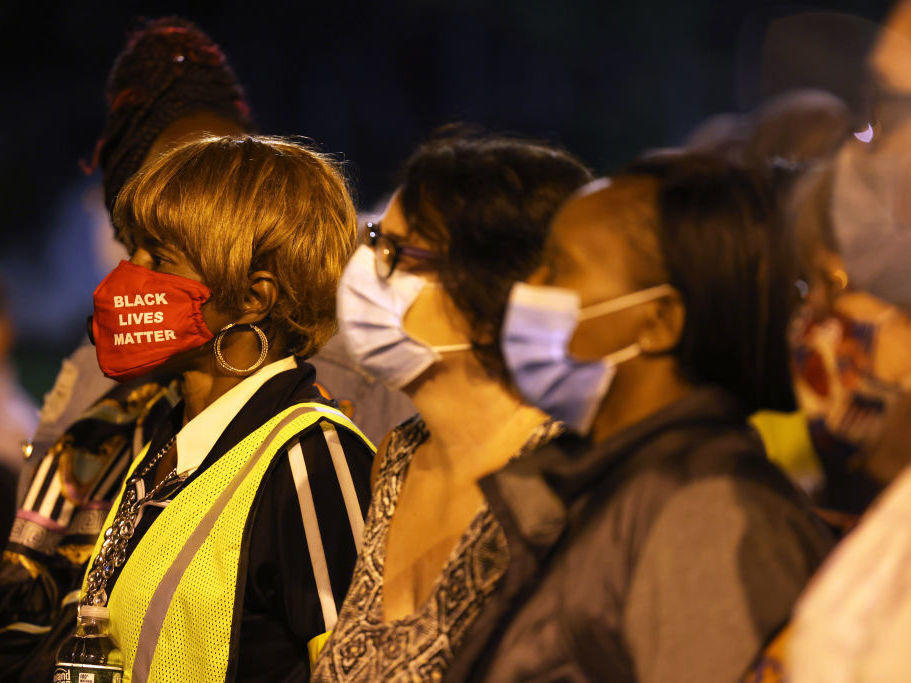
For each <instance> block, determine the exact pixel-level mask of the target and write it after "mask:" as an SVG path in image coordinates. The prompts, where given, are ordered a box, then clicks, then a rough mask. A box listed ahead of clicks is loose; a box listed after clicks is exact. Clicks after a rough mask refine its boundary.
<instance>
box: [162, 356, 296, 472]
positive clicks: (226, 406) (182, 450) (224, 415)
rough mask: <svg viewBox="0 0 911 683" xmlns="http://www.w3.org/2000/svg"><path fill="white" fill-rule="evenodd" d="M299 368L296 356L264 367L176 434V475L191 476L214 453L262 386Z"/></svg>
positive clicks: (215, 401) (209, 406) (219, 398)
mask: <svg viewBox="0 0 911 683" xmlns="http://www.w3.org/2000/svg"><path fill="white" fill-rule="evenodd" d="M296 367H297V361H296V360H295V358H294V356H288V357H287V358H283V359H282V360H278V361H275V362H274V363H270V364H269V365H265V366H263V367H262V368H260V369H259V370H257V371H256V372H254V373H253V374H252V375H250V376H249V377H245V378H244V379H243V381H241V382H240V383H239V384H237V385H236V386H234V387H232V388H231V389H230V390H229V391H226V392H225V393H224V394H222V395H221V396H219V397H218V398H217V399H215V400H214V401H213V402H212V403H211V404H210V405H208V406H207V407H206V408H205V409H204V410H203V411H202V412H201V413H199V415H197V416H196V417H194V418H193V419H192V420H190V421H189V422H187V424H185V425H184V426H183V428H182V429H181V430H180V431H179V432H178V433H177V472H178V474H180V475H190V474H192V473H193V472H194V471H196V468H197V467H199V465H200V464H201V463H202V461H203V460H204V459H205V457H206V456H207V455H208V454H209V451H211V450H212V447H213V446H214V445H215V442H216V441H218V438H219V437H220V436H221V435H222V433H223V432H224V431H225V429H226V428H227V427H228V425H229V424H230V422H231V420H233V419H234V418H235V417H236V416H237V414H238V413H239V412H240V411H241V409H242V408H243V407H244V406H245V405H246V404H247V401H249V400H250V399H251V398H253V394H255V393H256V392H257V391H258V390H259V388H260V387H262V385H263V384H265V383H266V382H267V381H268V380H270V379H272V378H273V377H275V375H277V374H278V373H280V372H284V371H285V370H293V369H294V368H296Z"/></svg>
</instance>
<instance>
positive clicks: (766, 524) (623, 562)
mask: <svg viewBox="0 0 911 683" xmlns="http://www.w3.org/2000/svg"><path fill="white" fill-rule="evenodd" d="M480 484H481V489H482V490H483V492H484V495H485V497H486V498H487V501H488V503H489V505H490V507H491V509H492V511H493V513H494V515H495V516H496V517H497V519H498V521H499V522H500V524H501V525H502V527H503V529H504V531H505V533H506V537H507V542H508V546H509V551H510V566H509V568H508V569H507V571H506V574H505V575H504V577H503V579H502V580H501V583H500V586H499V589H498V592H497V593H496V594H495V595H494V596H493V598H492V599H491V600H490V601H489V602H488V604H487V605H485V607H484V609H483V610H482V612H481V614H480V615H479V617H478V618H477V620H476V621H475V623H474V624H473V626H472V629H471V631H470V632H469V634H468V635H467V636H466V639H465V641H464V642H463V643H462V646H461V648H460V652H458V653H457V654H456V657H455V664H454V666H453V667H452V669H451V670H450V671H449V674H448V678H449V679H450V680H465V679H471V680H476V679H483V680H493V681H515V680H523V681H525V680H536V681H537V680H561V681H583V680H586V681H587V680H598V681H632V680H642V681H671V680H673V681H733V680H736V679H737V678H739V677H740V675H741V674H742V673H743V672H744V670H745V668H746V667H747V666H748V665H749V663H750V661H751V660H752V659H753V657H754V656H755V655H756V653H757V651H758V650H759V649H760V648H761V647H762V645H763V644H764V643H765V641H766V640H767V639H768V638H769V637H770V636H771V635H773V634H774V632H775V631H776V630H777V629H778V628H779V627H780V626H781V625H782V624H783V623H784V622H785V621H786V620H787V619H788V617H789V614H790V611H791V607H792V605H793V603H794V601H795V599H796V598H797V595H798V594H799V593H800V592H801V589H802V588H803V586H804V584H805V582H806V581H807V579H809V577H810V576H811V575H812V574H813V572H814V570H815V569H816V567H817V566H818V565H819V563H820V562H821V560H822V559H823V557H824V556H825V555H826V553H827V552H828V550H829V548H830V546H831V542H832V541H831V538H830V535H829V533H828V530H827V529H826V528H825V527H824V525H823V524H822V523H821V522H820V521H819V520H818V519H817V518H816V517H815V515H814V514H813V512H812V511H811V509H810V507H809V505H808V502H807V501H806V500H805V498H804V496H803V494H802V493H800V492H798V491H797V490H796V489H794V487H793V486H792V485H791V484H790V482H789V481H788V480H787V478H786V477H785V476H784V475H783V474H782V473H781V472H780V471H779V470H778V469H777V468H776V467H775V466H774V465H772V464H771V463H770V462H769V461H768V460H767V459H766V457H765V453H764V451H763V448H762V445H761V442H760V440H759V438H758V436H757V435H756V434H755V433H754V432H752V430H751V429H750V428H749V427H748V425H747V423H746V421H745V416H744V415H743V413H742V412H741V411H740V410H738V408H737V406H736V404H735V403H734V401H733V400H732V399H731V398H730V397H728V396H727V395H726V394H725V393H723V392H721V391H720V390H716V389H701V390H698V391H696V392H695V393H694V394H693V395H691V396H690V397H688V398H687V399H685V400H683V401H681V402H679V403H677V404H675V405H673V406H671V407H669V408H667V409H665V410H663V411H661V412H660V413H658V414H656V415H654V416H652V417H650V418H648V419H646V420H644V421H643V422H641V423H639V424H637V425H635V426H633V427H631V428H629V429H627V430H625V431H624V432H622V433H621V434H618V435H617V436H615V437H613V438H611V439H609V440H608V441H606V442H604V443H601V444H596V445H592V444H590V443H588V442H585V441H583V440H580V439H576V438H573V437H570V436H564V437H561V438H560V439H558V440H557V441H555V442H552V443H551V444H549V445H547V446H545V447H544V448H542V449H541V450H540V451H538V452H537V453H534V454H532V455H531V456H529V457H526V458H522V459H520V460H517V461H514V462H512V463H511V464H509V465H508V466H506V467H505V468H503V469H502V470H500V471H498V472H496V473H494V474H492V475H490V476H488V477H486V478H484V479H483V480H481V482H480Z"/></svg>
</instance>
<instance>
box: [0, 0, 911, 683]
mask: <svg viewBox="0 0 911 683" xmlns="http://www.w3.org/2000/svg"><path fill="white" fill-rule="evenodd" d="M909 40H911V3H909V2H902V3H900V4H899V5H898V6H897V7H896V9H895V11H894V13H893V15H892V18H891V19H890V22H889V25H888V27H887V29H886V30H884V32H883V34H882V37H881V39H880V40H879V41H878V42H877V44H876V46H875V48H874V50H873V52H872V54H871V56H870V60H869V69H870V77H871V81H872V82H874V83H875V88H874V89H873V93H872V94H871V100H870V105H871V106H870V112H869V116H867V117H866V119H864V121H865V122H868V123H869V125H863V126H859V125H858V121H857V116H856V113H854V112H851V111H850V110H849V108H848V107H847V105H845V104H844V103H843V102H841V101H840V100H839V99H838V98H837V97H835V96H834V95H831V94H829V93H824V92H815V91H802V92H796V93H790V94H788V95H786V96H784V97H781V98H779V99H777V100H775V101H772V102H769V103H767V104H766V105H764V106H763V107H762V108H761V109H760V110H758V111H757V112H755V113H754V114H752V115H750V116H740V117H738V118H737V119H736V125H734V124H731V123H730V119H716V120H713V121H709V122H707V124H706V125H704V126H702V127H700V129H699V130H697V131H694V133H693V134H692V135H691V136H690V138H689V140H688V142H687V143H686V144H685V145H684V146H683V147H680V148H674V149H661V150H653V151H647V152H644V153H643V154H642V155H641V156H640V157H639V158H637V159H634V160H631V161H630V162H629V163H627V164H626V165H624V166H623V167H621V168H619V169H613V170H611V172H610V174H609V175H606V176H600V177H596V175H595V174H593V172H592V171H591V170H590V169H589V168H587V167H586V165H585V164H584V163H583V162H581V161H580V160H579V159H578V158H576V157H575V156H573V155H572V154H571V153H569V152H567V151H565V150H563V149H560V148H558V147H555V146H553V145H550V144H547V143H544V142H539V141H531V140H526V139H521V138H518V137H507V136H498V135H493V134H486V133H479V132H477V131H474V130H472V129H468V128H465V127H458V126H451V127H446V128H443V129H440V130H439V131H437V132H436V133H434V134H433V135H432V136H431V137H430V138H429V139H428V140H427V141H425V142H424V143H423V144H421V145H420V146H419V147H418V148H417V149H416V150H415V151H414V152H413V154H412V155H411V156H410V158H409V159H408V160H407V161H406V162H405V163H404V164H403V166H402V168H401V169H400V172H399V175H398V176H397V178H398V180H397V182H396V184H395V185H394V186H390V187H389V188H388V191H389V195H388V196H389V199H388V202H387V203H386V205H385V207H384V209H383V210H382V211H381V213H380V214H379V215H378V216H375V217H373V218H372V220H370V221H369V222H363V221H359V219H358V216H357V214H356V209H355V206H354V204H353V202H352V199H351V195H350V193H349V189H350V188H349V185H348V181H347V179H346V177H345V175H344V172H343V168H342V166H341V165H340V164H339V163H338V162H337V161H336V160H335V159H334V158H333V157H332V156H331V155H328V154H325V153H324V152H321V151H319V150H318V149H317V148H316V147H314V146H308V145H306V144H303V143H301V142H298V141H293V140H289V139H284V138H280V137H275V136H270V135H267V134H263V133H262V132H259V131H257V129H256V126H255V124H254V118H253V114H252V113H251V110H250V106H249V104H248V103H247V100H246V97H245V94H244V90H243V88H242V87H241V85H240V84H239V83H238V81H237V78H236V77H235V75H234V73H233V71H232V69H231V67H230V66H229V65H228V63H227V61H226V58H225V56H224V54H223V53H222V51H221V49H220V48H219V47H218V46H217V45H215V44H214V43H213V42H212V41H211V39H210V38H209V37H208V36H207V35H206V34H205V33H203V32H202V31H201V30H200V29H199V28H198V27H196V26H195V25H193V24H192V23H190V22H188V21H185V20H183V19H179V18H165V19H156V20H151V21H148V22H146V23H145V24H144V25H142V26H141V27H140V28H138V29H137V30H136V31H135V32H133V33H131V35H130V36H129V38H128V41H127V44H126V46H125V47H124V49H123V51H122V53H121V54H120V55H119V56H118V57H117V60H116V62H115V64H114V66H113V69H112V71H111V74H110V78H109V81H108V88H107V105H108V108H107V120H106V125H105V128H104V130H103V131H102V134H101V137H100V139H99V141H98V145H97V147H96V152H95V156H94V159H92V162H91V164H90V165H91V166H92V167H93V168H94V167H97V168H100V170H101V173H102V176H103V184H104V197H105V201H106V205H107V208H108V211H109V212H110V216H111V220H112V225H113V227H114V234H115V237H116V239H117V240H118V242H119V243H120V244H121V245H122V247H123V248H124V251H125V254H127V256H128V257H127V258H126V259H125V260H123V261H122V262H121V263H120V264H119V265H118V266H117V267H116V268H114V269H113V270H112V271H111V273H110V274H109V275H108V276H107V277H106V278H105V279H104V280H103V281H102V282H101V283H100V284H99V285H98V287H97V289H96V290H95V292H94V301H93V303H94V310H93V316H92V318H91V319H90V322H89V325H88V329H87V336H86V339H85V341H84V343H83V344H82V345H81V346H80V347H79V348H77V349H75V350H74V352H73V354H72V355H71V356H70V358H68V359H67V360H65V361H64V364H63V368H62V370H61V373H60V376H59V377H58V380H57V383H56V385H55V387H54V390H53V391H52V392H50V393H49V394H48V398H47V399H46V404H45V406H44V408H43V410H42V413H41V422H40V424H38V425H37V427H36V426H35V425H33V424H30V425H28V426H27V427H25V428H24V429H27V430H29V431H31V430H33V429H34V432H33V433H34V438H33V439H32V441H31V443H30V444H29V447H28V451H29V453H28V454H29V456H30V457H28V459H27V460H26V461H25V462H24V463H18V462H11V463H10V464H9V465H8V466H9V468H10V469H11V472H12V474H10V475H9V476H6V477H4V481H5V482H9V481H10V480H11V477H15V475H16V472H17V470H19V469H20V468H21V470H22V471H21V473H19V475H18V476H19V481H20V485H19V493H18V495H17V494H15V493H14V488H15V487H14V486H5V488H4V487H0V491H2V492H4V493H3V495H4V500H3V501H2V502H3V503H5V504H7V507H8V508H9V510H10V516H12V508H13V502H14V498H15V508H16V512H15V517H14V521H12V523H11V525H12V526H11V530H10V531H9V538H8V541H7V542H6V545H5V550H4V553H3V558H2V563H0V679H2V680H10V681H41V680H52V679H53V678H54V669H55V664H56V662H57V653H58V650H59V649H60V646H61V643H63V642H64V641H65V640H66V639H67V638H68V637H69V636H70V634H71V633H72V632H73V629H74V626H75V624H76V621H77V616H78V617H79V618H80V619H83V618H85V619H90V618H91V619H95V618H97V619H102V618H103V619H104V620H106V622H107V623H109V628H110V637H111V638H112V640H113V642H114V643H116V646H117V648H119V650H120V651H121V652H122V659H123V661H122V666H123V676H124V680H127V681H130V680H135V681H137V682H141V681H165V680H167V681H220V680H245V681H247V680H249V681H252V680H263V681H265V680H270V681H271V680H307V679H311V680H316V681H337V680H338V681H375V680H403V681H404V680H409V681H410V680H421V681H423V680H441V679H446V680H453V681H457V680H492V681H517V680H574V681H575V680H597V681H602V680H603V681H633V680H641V681H735V680H751V681H782V680H790V681H826V682H831V681H903V680H908V679H909V677H911V657H908V656H907V654H906V652H905V649H904V643H905V642H906V640H907V637H908V636H909V635H911V592H909V591H908V590H907V588H906V586H907V585H908V581H907V580H906V571H907V570H906V569H905V567H904V562H903V560H904V559H905V557H906V556H907V557H911V533H909V531H908V528H909V526H911V525H909V524H907V521H908V519H909V516H911V473H909V472H908V471H907V469H906V465H907V464H908V462H909V460H911V458H909V453H908V449H907V443H908V440H909V437H911V393H909V392H911V352H909V351H908V349H909V344H908V343H907V341H908V340H909V339H911V274H909V273H908V268H907V266H906V261H907V260H908V259H911V238H909V235H911V232H909V231H908V224H909V219H911V214H909V213H907V209H908V202H907V199H906V197H907V196H908V193H907V192H906V191H905V190H904V188H903V186H902V185H901V183H902V182H904V180H905V179H906V178H909V175H908V173H907V171H908V169H911V163H909V161H911V141H909V137H908V135H909V131H911V79H909V78H908V76H907V74H908V73H911V71H909V65H911V43H909V42H908V41H909ZM906 143H908V144H909V146H908V147H905V144H906ZM0 332H2V328H0ZM2 338H3V335H2V334H0V347H3V346H4V343H3V339H2ZM0 351H2V348H0ZM375 444H376V445H375ZM4 457H5V458H6V460H11V459H10V458H8V457H6V456H5V455H4ZM6 466H7V465H4V467H6ZM7 489H8V490H7ZM0 518H2V516H0ZM8 526H9V523H8V524H7V528H8ZM833 548H834V551H833ZM824 561H825V565H823V563H824ZM100 615H103V617H102V616H100ZM79 680H80V682H81V681H82V679H81V678H80V679H79Z"/></svg>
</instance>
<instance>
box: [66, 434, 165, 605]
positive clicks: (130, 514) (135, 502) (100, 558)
mask: <svg viewBox="0 0 911 683" xmlns="http://www.w3.org/2000/svg"><path fill="white" fill-rule="evenodd" d="M176 439H177V436H176V435H174V436H172V437H171V438H170V440H169V441H168V442H167V443H166V444H165V445H164V447H162V449H161V450H160V451H158V453H157V454H156V455H155V457H154V458H152V459H151V460H150V461H149V462H148V463H147V464H146V465H145V467H143V468H142V470H141V471H140V472H139V473H138V474H135V473H134V474H133V476H132V477H130V480H129V481H128V482H127V484H126V487H125V491H124V494H123V498H122V500H121V501H120V507H119V508H118V510H117V514H116V515H115V516H114V520H113V521H112V522H111V526H109V527H108V528H107V529H106V530H105V532H104V541H103V542H102V544H101V548H100V550H99V551H98V555H96V556H95V561H94V562H93V563H92V568H91V570H90V571H89V573H88V576H87V577H86V591H85V598H83V600H82V604H83V605H106V604H107V601H108V593H107V584H108V581H109V580H110V578H111V577H112V576H113V575H114V571H115V570H116V569H117V567H120V566H121V565H123V563H124V562H126V559H127V557H126V548H127V543H129V541H130V538H132V536H133V533H134V532H135V531H136V520H137V518H138V517H139V513H140V511H141V510H142V506H143V505H145V504H146V503H148V502H151V501H154V500H155V496H157V495H158V494H159V492H160V491H162V489H164V488H165V487H166V486H169V485H170V484H173V483H176V482H178V481H180V477H178V476H177V468H176V467H174V468H172V469H171V471H170V472H168V475H167V476H166V477H165V478H164V479H162V480H161V481H160V482H158V483H157V484H156V485H155V486H154V487H153V488H152V490H150V491H149V492H148V493H146V494H145V495H144V496H143V497H142V498H138V499H137V496H136V484H137V483H138V482H139V480H140V479H142V478H143V477H145V476H146V475H147V474H148V473H149V472H150V471H151V470H152V468H154V467H155V466H156V465H158V463H159V462H161V459H162V458H163V457H164V456H165V454H166V453H167V452H168V451H169V450H171V446H173V445H174V442H175V440H176Z"/></svg>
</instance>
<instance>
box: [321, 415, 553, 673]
mask: <svg viewBox="0 0 911 683" xmlns="http://www.w3.org/2000/svg"><path fill="white" fill-rule="evenodd" d="M563 429H564V427H563V425H562V423H559V422H554V421H548V422H545V423H544V424H542V425H541V426H540V427H538V428H537V429H536V430H535V431H534V432H533V433H532V435H531V436H530V437H529V439H528V440H527V441H526V442H525V444H524V445H523V446H522V448H521V449H520V450H519V452H518V453H516V455H515V457H520V456H522V455H524V454H526V453H530V452H532V451H534V450H536V449H537V448H538V447H539V446H541V445H543V444H545V443H547V442H548V441H550V440H551V439H553V438H555V437H556V436H558V435H559V434H560V433H561V432H562V431H563ZM428 435H429V433H428V431H427V427H426V425H425V424H424V421H423V420H422V419H421V417H420V416H419V415H416V416H414V417H413V418H411V419H410V420H408V421H407V422H404V423H403V424H402V425H400V426H399V427H398V428H396V430H395V431H394V432H393V433H392V436H391V438H390V440H389V444H388V447H387V449H386V457H385V460H384V461H383V464H382V465H381V467H380V470H379V473H378V476H377V482H376V486H375V488H374V496H373V502H372V503H371V505H370V510H369V512H368V513H367V520H366V523H365V528H364V545H363V550H362V552H361V556H360V558H359V559H358V561H357V565H356V566H355V568H354V577H353V579H352V581H351V588H350V589H349V591H348V595H347V597H346V598H345V602H344V604H343V605H342V609H341V612H340V613H339V618H338V623H337V624H336V626H335V629H334V631H333V632H332V636H331V638H330V639H329V640H328V642H327V643H326V646H325V648H324V649H323V651H322V653H321V654H320V657H319V659H318V660H317V663H316V666H315V669H314V672H313V677H312V680H315V681H365V680H371V681H378V680H394V681H418V680H420V681H424V680H439V679H441V678H442V677H443V674H444V673H445V672H446V670H447V669H448V668H449V665H450V663H451V662H452V660H453V653H454V652H455V651H456V650H457V648H458V646H459V644H460V643H461V642H462V639H463V637H464V635H465V633H466V632H467V630H468V628H469V627H470V626H471V624H472V622H473V621H474V619H475V617H476V616H477V615H478V613H479V612H480V610H481V607H482V606H483V605H484V602H485V601H486V600H487V598H488V597H489V596H490V595H491V594H492V593H493V592H494V590H495V589H496V587H497V584H498V582H499V580H500V578H501V577H502V576H503V573H504V572H505V571H506V567H507V565H508V563H509V551H508V549H507V546H506V538H505V536H504V534H503V530H502V529H501V528H500V526H499V524H497V522H496V520H495V519H494V516H493V515H492V514H491V512H490V510H489V509H488V507H487V505H486V504H485V505H484V507H483V508H482V509H481V510H480V511H479V512H478V514H477V515H476V516H475V517H474V519H473V520H472V521H471V523H470V524H469V525H468V528H467V529H466V530H465V533H464V534H463V535H462V537H461V539H460V540H459V542H458V543H457V544H456V547H455V548H454V549H453V551H452V554H451V555H450V557H449V559H448V560H447V562H446V564H445V565H444V567H443V570H442V572H441V573H440V576H439V577H437V580H436V582H435V583H434V585H433V587H432V589H431V592H430V595H429V597H428V599H427V601H426V602H425V603H424V604H423V605H421V606H420V607H419V608H418V609H417V610H416V611H415V612H414V613H413V614H410V615H408V616H405V617H402V618H400V619H393V620H391V621H388V622H387V621H384V618H383V568H384V565H385V560H386V534H387V532H388V530H389V524H390V522H391V521H392V516H393V513H394V512H395V506H396V502H397V501H398V496H399V492H400V491H401V489H402V483H403V482H404V480H405V475H406V473H407V471H408V465H409V463H410V462H411V457H412V455H413V454H414V452H415V450H416V449H417V447H418V446H420V445H421V444H422V443H423V442H424V441H425V440H426V439H427V437H428Z"/></svg>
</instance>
